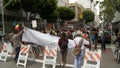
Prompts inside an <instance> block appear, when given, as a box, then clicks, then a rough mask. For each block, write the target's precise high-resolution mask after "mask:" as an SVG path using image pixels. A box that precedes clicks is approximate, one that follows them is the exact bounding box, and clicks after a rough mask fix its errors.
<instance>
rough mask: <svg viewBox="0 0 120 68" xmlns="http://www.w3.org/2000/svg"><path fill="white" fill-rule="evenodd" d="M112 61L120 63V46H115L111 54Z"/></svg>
mask: <svg viewBox="0 0 120 68" xmlns="http://www.w3.org/2000/svg"><path fill="white" fill-rule="evenodd" d="M113 56H114V59H115V60H116V61H117V62H120V46H119V45H117V44H115V50H114V52H113Z"/></svg>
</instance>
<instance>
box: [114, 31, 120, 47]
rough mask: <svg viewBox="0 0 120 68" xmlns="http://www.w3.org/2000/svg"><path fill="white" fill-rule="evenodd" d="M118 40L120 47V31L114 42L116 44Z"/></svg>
mask: <svg viewBox="0 0 120 68" xmlns="http://www.w3.org/2000/svg"><path fill="white" fill-rule="evenodd" d="M116 42H118V48H120V32H118V36H117V39H116V40H115V41H114V42H113V43H114V44H115V43H116Z"/></svg>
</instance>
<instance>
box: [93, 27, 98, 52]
mask: <svg viewBox="0 0 120 68" xmlns="http://www.w3.org/2000/svg"><path fill="white" fill-rule="evenodd" d="M94 36H95V40H94V44H95V47H94V49H95V50H96V51H97V42H98V30H97V29H96V30H95V34H94Z"/></svg>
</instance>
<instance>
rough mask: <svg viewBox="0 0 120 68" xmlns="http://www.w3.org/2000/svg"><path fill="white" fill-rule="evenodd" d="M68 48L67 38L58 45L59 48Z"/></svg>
mask: <svg viewBox="0 0 120 68" xmlns="http://www.w3.org/2000/svg"><path fill="white" fill-rule="evenodd" d="M67 48H68V39H65V40H63V39H62V44H61V45H60V49H67Z"/></svg>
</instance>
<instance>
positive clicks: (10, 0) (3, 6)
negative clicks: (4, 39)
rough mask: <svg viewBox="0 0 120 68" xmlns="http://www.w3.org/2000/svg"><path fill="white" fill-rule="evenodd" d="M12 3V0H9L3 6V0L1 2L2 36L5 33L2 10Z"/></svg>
mask: <svg viewBox="0 0 120 68" xmlns="http://www.w3.org/2000/svg"><path fill="white" fill-rule="evenodd" d="M11 2H12V0H9V2H8V3H7V4H5V5H3V0H2V26H3V35H4V33H5V24H4V8H5V7H6V6H7V5H9V4H10V3H11Z"/></svg>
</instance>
